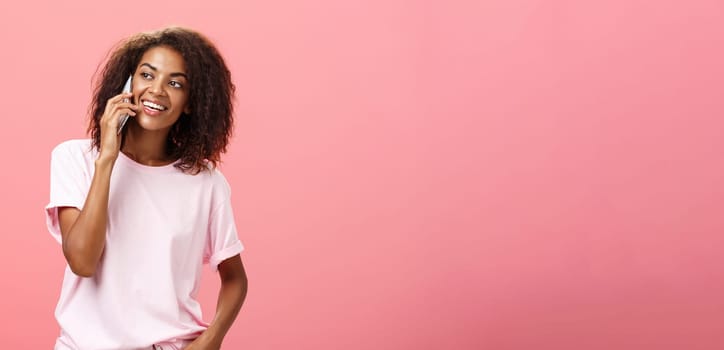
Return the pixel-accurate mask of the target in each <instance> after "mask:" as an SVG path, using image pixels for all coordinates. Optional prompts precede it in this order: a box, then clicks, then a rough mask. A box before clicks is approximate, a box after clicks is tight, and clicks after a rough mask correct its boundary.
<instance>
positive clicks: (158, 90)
mask: <svg viewBox="0 0 724 350" xmlns="http://www.w3.org/2000/svg"><path fill="white" fill-rule="evenodd" d="M148 91H149V92H151V93H152V94H154V95H156V96H158V95H163V94H164V90H163V82H161V79H157V80H156V81H154V82H153V83H151V86H149V87H148Z"/></svg>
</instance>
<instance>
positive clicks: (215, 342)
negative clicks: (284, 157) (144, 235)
mask: <svg viewBox="0 0 724 350" xmlns="http://www.w3.org/2000/svg"><path fill="white" fill-rule="evenodd" d="M188 86H189V82H188V81H187V79H186V74H185V63H184V60H183V57H182V56H181V55H180V54H179V53H178V52H176V51H174V50H173V49H170V48H167V47H163V46H161V47H154V48H151V49H149V50H148V51H146V53H145V54H144V55H143V57H142V58H141V62H140V64H139V66H138V67H137V68H136V72H135V73H134V77H133V88H132V91H133V93H129V94H120V95H117V96H115V97H113V98H111V99H109V100H108V103H107V104H106V109H105V113H104V115H103V116H102V117H101V120H100V123H101V149H100V153H99V155H98V159H96V161H95V173H94V175H93V180H92V181H91V186H90V189H89V190H88V195H87V197H86V202H85V205H84V207H83V209H82V210H79V209H77V208H73V207H63V208H59V211H58V216H59V221H60V229H61V235H62V238H63V239H62V240H63V242H62V243H63V244H62V246H63V255H64V256H65V258H66V260H67V261H68V265H69V266H70V268H71V270H72V271H73V272H74V273H75V274H77V275H78V276H82V277H90V276H93V274H94V273H95V271H96V267H97V265H98V262H99V261H100V259H101V256H102V254H103V249H104V247H105V234H106V231H105V230H106V224H107V218H108V194H109V189H110V178H111V173H112V171H113V165H114V164H115V161H116V159H117V158H118V155H119V152H123V153H124V154H125V155H127V156H128V157H130V158H131V159H133V160H135V161H136V162H138V163H141V164H144V165H149V166H161V165H167V164H170V163H172V162H173V161H174V159H170V157H169V156H168V153H167V152H166V149H165V145H166V139H167V137H168V133H169V131H170V129H171V126H173V124H174V123H175V122H176V121H177V120H178V118H179V117H180V115H181V113H182V112H184V111H186V112H188V110H189V108H188V105H187V101H188V94H189V88H188ZM131 99H132V100H131ZM127 100H131V101H135V103H132V102H127ZM144 102H153V103H155V104H157V105H161V106H163V107H164V110H163V111H161V112H159V111H156V110H153V109H149V108H147V107H144V105H143V103H144ZM123 114H129V115H130V116H131V118H130V119H129V121H128V123H127V124H126V128H128V130H126V131H125V132H126V139H125V142H124V144H123V149H121V147H120V145H121V137H120V135H118V132H117V131H118V122H119V120H120V118H121V116H122V115H123ZM218 270H219V278H220V279H221V288H220V290H219V297H218V301H217V306H216V315H215V316H214V319H213V320H212V322H211V324H210V326H209V328H208V329H207V330H206V331H205V332H204V333H202V334H201V335H200V336H199V337H198V338H196V340H194V341H193V342H192V343H191V344H189V345H188V346H187V347H186V348H185V349H186V350H218V349H220V348H221V343H222V341H223V339H224V336H226V333H227V332H228V331H229V329H230V328H231V325H232V324H233V322H234V320H235V319H236V316H237V315H238V313H239V310H240V309H241V306H242V304H243V302H244V299H245V298H246V292H247V285H248V282H247V278H246V272H245V270H244V265H243V264H242V261H241V257H240V256H239V255H238V254H237V255H235V256H233V257H231V258H229V259H226V260H224V261H222V262H221V263H220V264H219V266H218Z"/></svg>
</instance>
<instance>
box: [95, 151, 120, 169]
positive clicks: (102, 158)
mask: <svg viewBox="0 0 724 350" xmlns="http://www.w3.org/2000/svg"><path fill="white" fill-rule="evenodd" d="M116 159H117V156H116V157H112V156H108V155H104V154H101V155H99V156H98V158H97V159H96V161H95V166H96V168H109V167H110V168H113V164H115V162H116Z"/></svg>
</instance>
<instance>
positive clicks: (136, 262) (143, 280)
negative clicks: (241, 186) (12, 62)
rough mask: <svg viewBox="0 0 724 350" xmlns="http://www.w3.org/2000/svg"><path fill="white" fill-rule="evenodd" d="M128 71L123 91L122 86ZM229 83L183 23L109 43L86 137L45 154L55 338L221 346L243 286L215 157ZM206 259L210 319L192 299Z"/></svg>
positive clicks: (214, 55)
mask: <svg viewBox="0 0 724 350" xmlns="http://www.w3.org/2000/svg"><path fill="white" fill-rule="evenodd" d="M129 76H130V77H131V78H132V79H131V87H132V89H131V91H132V92H131V93H121V90H122V88H123V86H124V83H125V82H126V81H127V80H128V78H129ZM233 93H234V85H233V84H232V82H231V76H230V73H229V70H228V68H227V67H226V64H225V63H224V60H223V59H222V57H221V55H220V54H219V52H218V51H217V49H216V48H215V47H214V45H213V44H212V43H211V42H209V41H208V40H207V39H206V38H205V37H203V36H202V35H200V34H199V33H197V32H194V31H192V30H188V29H184V28H166V29H162V30H159V31H156V32H151V33H141V34H138V35H135V36H133V37H131V38H129V39H127V40H125V41H123V42H122V43H121V44H120V45H119V46H118V47H117V48H116V49H115V51H113V53H112V54H111V55H110V57H109V58H108V60H107V62H106V65H105V67H104V68H103V70H102V71H101V74H100V75H99V76H98V79H97V81H96V84H95V91H94V96H93V102H92V104H91V108H90V112H91V121H90V125H89V132H90V134H91V138H90V139H88V140H70V141H66V142H63V143H61V144H60V145H58V146H57V147H56V148H55V149H54V150H53V152H52V156H51V191H50V192H51V193H50V203H49V204H48V205H47V207H46V215H47V222H48V228H49V230H50V232H51V234H52V235H53V236H54V237H55V238H56V239H57V240H58V242H60V243H61V244H62V250H63V255H64V256H65V259H66V260H67V263H68V266H67V268H66V271H65V277H64V280H63V287H62V290H61V295H60V300H59V302H58V305H57V308H56V311H55V316H56V319H57V320H58V323H59V325H60V328H61V333H60V336H59V337H58V339H57V341H56V344H55V349H56V350H60V349H62V350H66V349H83V350H86V349H90V350H97V349H107V350H114V349H118V350H121V349H123V350H129V349H186V350H196V349H219V348H220V347H221V342H222V339H223V337H224V336H225V334H226V332H227V331H228V330H229V328H230V327H231V324H232V323H233V321H234V320H235V318H236V316H237V314H238V312H239V309H240V308H241V305H242V303H243V301H244V298H245V296H246V290H247V280H246V274H245V271H244V267H243V265H242V262H241V258H240V256H239V253H240V252H241V251H242V250H243V245H242V243H241V241H239V239H238V237H237V232H236V226H235V223H234V218H233V212H232V208H231V202H230V188H229V185H228V183H227V182H226V180H225V178H224V176H223V175H222V174H221V172H219V170H218V169H216V165H217V164H218V162H219V161H220V154H221V153H223V152H225V151H226V146H227V144H228V141H229V137H230V135H231V131H232V125H233V119H232V99H233ZM126 115H127V116H130V118H128V121H127V122H126V123H125V126H121V121H122V119H123V117H125V116H126ZM204 263H209V264H210V265H211V266H212V268H214V269H217V270H218V272H219V276H220V278H221V290H220V292H219V298H218V304H217V309H216V315H215V317H214V318H213V321H212V322H211V323H210V324H209V323H206V322H204V321H203V319H202V316H201V308H200V305H199V303H198V302H197V300H196V295H197V292H198V288H199V282H200V278H201V268H202V265H203V264H204Z"/></svg>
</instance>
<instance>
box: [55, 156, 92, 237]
mask: <svg viewBox="0 0 724 350" xmlns="http://www.w3.org/2000/svg"><path fill="white" fill-rule="evenodd" d="M70 146H71V144H69V143H68V142H66V143H62V144H60V145H58V146H57V147H55V149H53V151H52V152H51V156H50V202H49V203H48V205H46V206H45V222H46V224H47V226H48V231H49V232H50V234H51V235H52V236H53V238H55V239H56V240H57V241H58V243H61V242H62V237H61V233H60V222H59V219H58V208H60V207H76V208H78V209H82V208H83V204H84V203H85V197H86V195H87V194H88V186H89V185H88V181H87V176H86V172H85V169H84V160H83V155H82V154H74V152H72V149H71V147H70ZM78 151H80V148H79V149H78Z"/></svg>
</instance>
